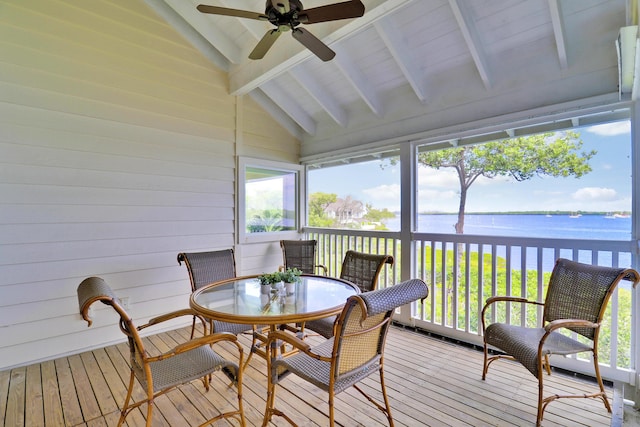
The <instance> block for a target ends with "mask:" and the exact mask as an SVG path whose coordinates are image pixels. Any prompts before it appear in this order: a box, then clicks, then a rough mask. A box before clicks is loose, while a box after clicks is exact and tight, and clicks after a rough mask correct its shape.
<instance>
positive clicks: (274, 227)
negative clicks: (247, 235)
mask: <svg viewBox="0 0 640 427" xmlns="http://www.w3.org/2000/svg"><path fill="white" fill-rule="evenodd" d="M282 229H283V226H282V212H280V211H278V210H275V209H265V210H264V211H262V213H260V214H254V215H253V217H252V218H251V221H250V223H249V224H247V230H248V231H249V232H251V233H261V232H272V231H280V230H282Z"/></svg>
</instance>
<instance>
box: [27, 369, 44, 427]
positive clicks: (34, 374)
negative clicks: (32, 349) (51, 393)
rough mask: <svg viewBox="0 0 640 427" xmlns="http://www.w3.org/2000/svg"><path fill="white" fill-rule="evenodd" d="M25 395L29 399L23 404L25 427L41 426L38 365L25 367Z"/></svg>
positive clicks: (40, 387) (42, 406) (40, 384)
mask: <svg viewBox="0 0 640 427" xmlns="http://www.w3.org/2000/svg"><path fill="white" fill-rule="evenodd" d="M26 393H27V394H26V395H27V396H29V398H28V399H27V401H26V403H25V426H28V427H32V426H33V427H40V426H43V425H44V423H45V421H44V401H43V396H42V375H41V372H40V365H30V366H27V387H26Z"/></svg>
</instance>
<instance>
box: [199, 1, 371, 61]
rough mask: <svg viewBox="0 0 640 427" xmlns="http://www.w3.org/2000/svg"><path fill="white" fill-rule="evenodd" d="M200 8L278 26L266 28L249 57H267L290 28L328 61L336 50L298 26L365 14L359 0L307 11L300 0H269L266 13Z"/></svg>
mask: <svg viewBox="0 0 640 427" xmlns="http://www.w3.org/2000/svg"><path fill="white" fill-rule="evenodd" d="M197 9H198V10H199V11H200V12H202V13H211V14H214V15H226V16H235V17H238V18H248V19H257V20H260V21H269V22H271V23H272V24H273V25H275V27H276V28H275V29H273V30H269V31H267V33H266V34H265V35H264V36H263V37H262V39H261V40H260V41H259V42H258V44H257V45H256V47H255V48H254V49H253V51H252V52H251V53H250V54H249V58H250V59H262V58H264V55H265V54H266V53H267V51H268V50H269V49H270V48H271V46H273V43H275V41H276V40H277V39H278V37H280V34H282V33H283V32H284V31H289V30H290V31H291V35H292V36H293V38H294V39H296V40H298V41H299V42H300V43H302V45H304V46H305V47H306V48H307V49H309V50H310V51H311V52H313V53H314V54H315V55H316V56H317V57H318V58H320V59H322V60H323V61H329V60H331V59H333V57H334V56H336V53H335V52H334V51H333V50H331V49H330V48H329V46H327V45H326V44H324V43H323V42H322V41H320V40H319V39H318V38H317V37H316V36H314V35H313V34H311V33H310V32H309V31H307V30H304V29H302V28H298V25H300V24H315V23H318V22H327V21H337V20H339V19H349V18H359V17H360V16H362V15H364V5H363V4H362V2H361V1H360V0H351V1H345V2H341V3H334V4H328V5H325V6H318V7H313V8H311V9H306V10H305V9H304V8H303V6H302V3H301V2H300V0H267V4H266V7H265V11H264V14H263V13H258V12H251V11H248V10H240V9H229V8H226V7H218V6H207V5H204V4H201V5H198V7H197Z"/></svg>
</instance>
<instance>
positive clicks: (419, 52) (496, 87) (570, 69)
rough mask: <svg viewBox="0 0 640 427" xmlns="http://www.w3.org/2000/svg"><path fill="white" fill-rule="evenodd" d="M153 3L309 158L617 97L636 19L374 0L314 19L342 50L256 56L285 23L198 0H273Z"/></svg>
mask: <svg viewBox="0 0 640 427" xmlns="http://www.w3.org/2000/svg"><path fill="white" fill-rule="evenodd" d="M146 2H147V3H148V4H149V5H150V6H151V7H152V8H153V9H154V10H156V11H157V12H158V13H159V14H160V15H161V16H163V17H164V18H165V19H166V20H167V21H168V22H169V23H170V24H172V25H173V26H175V27H176V29H177V30H178V31H179V32H180V33H181V34H183V35H184V36H185V37H187V39H189V40H190V41H191V42H192V43H193V44H194V45H195V46H196V47H198V48H199V49H200V50H201V51H202V52H203V53H205V54H206V55H207V57H209V58H210V59H211V61H212V62H214V64H216V66H218V67H220V68H222V69H224V70H226V71H227V72H228V75H229V89H228V90H229V93H231V94H234V95H249V96H251V97H253V98H254V99H255V100H256V101H258V102H259V103H260V104H261V105H262V106H263V107H264V108H265V109H267V110H268V111H269V112H270V113H271V115H272V116H273V117H274V119H275V120H276V121H278V122H279V123H280V124H282V125H283V126H284V127H285V128H286V129H288V130H289V131H290V132H291V133H292V134H293V135H294V136H296V137H298V138H299V139H300V140H301V142H302V153H301V154H302V158H303V160H304V159H305V158H306V159H307V160H309V159H313V158H314V156H317V157H318V158H321V157H323V156H327V153H339V152H340V151H341V150H348V149H353V147H359V146H362V147H367V146H372V145H374V146H375V145H376V144H383V143H384V144H386V145H387V146H388V145H389V144H392V143H399V142H402V141H403V140H409V139H418V138H421V137H424V136H425V135H432V134H434V133H437V132H441V133H442V134H445V133H446V132H445V131H444V130H446V129H450V128H452V127H457V128H464V124H465V123H469V122H476V123H477V122H481V121H483V120H484V121H491V120H496V118H498V117H505V116H509V115H512V114H514V113H518V112H528V111H537V110H540V109H544V108H548V107H549V106H558V105H569V106H571V107H567V108H574V107H575V106H576V105H579V106H592V105H597V104H599V103H600V104H607V103H612V102H615V101H617V96H618V89H617V88H618V68H617V54H616V49H615V40H616V38H617V36H618V32H619V29H620V27H623V26H625V25H629V24H630V23H631V22H633V20H632V19H631V17H630V15H631V9H632V7H631V6H630V4H631V2H630V1H629V0H363V3H364V4H365V8H366V11H365V14H364V16H363V17H361V18H356V19H349V20H342V21H334V22H329V23H318V24H311V25H304V26H303V27H304V28H305V29H306V30H308V31H310V32H312V33H313V34H314V35H315V36H316V37H318V38H319V39H321V40H323V41H324V42H325V43H326V44H327V45H329V46H330V47H331V48H332V49H333V50H334V51H335V52H336V57H335V58H334V59H333V60H332V61H329V62H322V61H321V60H319V59H318V58H316V57H315V56H314V55H313V54H311V53H310V52H309V51H308V50H306V49H305V48H304V47H303V46H302V45H300V44H299V43H298V42H297V41H296V40H294V39H293V38H292V37H291V35H290V33H285V34H283V36H282V37H280V38H279V39H278V40H277V41H276V43H275V44H274V46H273V47H272V48H271V50H270V51H269V52H268V53H267V55H266V56H265V58H264V59H262V60H257V61H255V60H250V59H248V55H249V52H251V50H252V49H253V48H254V46H255V45H256V43H257V42H258V41H259V40H260V39H261V38H262V36H263V35H264V33H265V32H266V31H267V30H269V29H271V28H273V27H272V26H271V24H269V23H268V22H262V21H255V20H250V19H242V18H235V17H230V16H217V15H209V14H202V13H200V12H198V11H197V10H196V6H197V5H198V4H201V3H202V4H208V5H215V6H222V7H230V8H236V9H244V10H250V11H255V12H260V13H263V12H264V9H265V0H209V1H207V0H146ZM302 2H303V5H304V6H305V8H312V7H317V6H322V5H325V4H330V3H333V1H331V0H329V1H327V0H302ZM185 23H187V24H188V25H184V24H185ZM194 30H195V31H194Z"/></svg>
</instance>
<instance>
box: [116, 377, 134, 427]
mask: <svg viewBox="0 0 640 427" xmlns="http://www.w3.org/2000/svg"><path fill="white" fill-rule="evenodd" d="M134 382H135V375H134V373H133V371H131V375H130V377H129V388H128V389H127V397H125V399H124V403H123V405H122V410H121V411H120V418H119V419H118V427H120V426H121V425H122V423H123V422H124V419H125V418H126V417H127V414H128V413H129V402H130V401H131V393H132V392H133V386H134Z"/></svg>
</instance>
